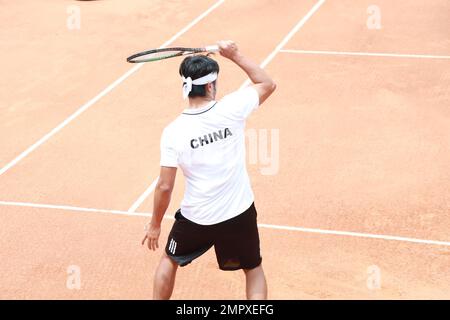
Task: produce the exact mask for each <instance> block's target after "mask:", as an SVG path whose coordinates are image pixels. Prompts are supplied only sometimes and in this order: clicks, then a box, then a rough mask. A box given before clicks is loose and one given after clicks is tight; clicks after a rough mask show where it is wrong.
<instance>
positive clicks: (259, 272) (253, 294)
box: [244, 265, 267, 300]
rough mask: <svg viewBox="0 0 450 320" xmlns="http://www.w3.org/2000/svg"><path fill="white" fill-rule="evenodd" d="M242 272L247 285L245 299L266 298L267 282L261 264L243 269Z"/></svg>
mask: <svg viewBox="0 0 450 320" xmlns="http://www.w3.org/2000/svg"><path fill="white" fill-rule="evenodd" d="M244 273H245V279H246V286H247V290H246V291H247V299H248V300H266V299H267V283H266V277H265V276H264V270H263V268H262V265H259V266H258V267H256V268H254V269H244Z"/></svg>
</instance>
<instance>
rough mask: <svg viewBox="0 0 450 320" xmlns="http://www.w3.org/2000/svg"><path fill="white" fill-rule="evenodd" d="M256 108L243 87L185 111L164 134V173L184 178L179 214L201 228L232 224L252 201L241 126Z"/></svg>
mask: <svg viewBox="0 0 450 320" xmlns="http://www.w3.org/2000/svg"><path fill="white" fill-rule="evenodd" d="M258 105H259V95H258V92H257V91H256V90H255V89H254V88H252V87H247V88H244V89H241V90H238V91H235V92H233V93H231V94H229V95H227V96H225V97H224V98H223V99H221V100H220V101H217V102H216V101H212V102H211V103H209V104H208V105H206V106H204V107H202V108H197V109H185V110H184V111H183V113H182V114H181V115H179V116H178V117H177V118H176V119H175V120H174V121H173V122H172V123H171V124H169V125H168V126H167V127H166V128H165V129H164V131H163V134H162V137H161V161H160V165H161V166H163V167H180V169H181V170H182V171H183V174H184V176H185V181H186V185H185V193H184V199H183V201H182V203H181V213H182V214H183V216H185V217H186V218H187V219H189V220H191V221H193V222H195V223H198V224H202V225H211V224H216V223H219V222H222V221H225V220H228V219H231V218H234V217H236V216H238V215H239V214H241V213H242V212H244V211H245V210H247V209H248V208H249V207H250V205H251V204H252V203H253V201H254V196H253V191H252V189H251V186H250V179H249V177H248V173H247V169H246V164H245V132H244V129H245V120H246V119H247V117H248V116H249V115H250V113H251V112H252V111H253V110H255V109H256V108H257V107H258Z"/></svg>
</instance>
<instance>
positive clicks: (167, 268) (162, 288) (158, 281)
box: [153, 253, 178, 300]
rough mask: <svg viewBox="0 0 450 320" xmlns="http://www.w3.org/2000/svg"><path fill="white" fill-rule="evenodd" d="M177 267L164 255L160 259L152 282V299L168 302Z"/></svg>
mask: <svg viewBox="0 0 450 320" xmlns="http://www.w3.org/2000/svg"><path fill="white" fill-rule="evenodd" d="M177 269H178V265H177V264H176V263H175V262H174V261H173V260H172V259H170V258H169V257H168V256H167V254H166V253H164V254H163V256H162V257H161V261H160V263H159V266H158V269H156V273H155V279H154V282H153V299H154V300H168V299H170V296H171V295H172V291H173V287H174V285H175V275H176V273H177Z"/></svg>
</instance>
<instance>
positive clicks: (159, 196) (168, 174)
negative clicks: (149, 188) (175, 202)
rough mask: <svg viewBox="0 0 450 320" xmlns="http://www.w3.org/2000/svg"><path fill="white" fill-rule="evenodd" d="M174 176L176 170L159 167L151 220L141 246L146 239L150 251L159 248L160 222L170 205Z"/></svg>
mask: <svg viewBox="0 0 450 320" xmlns="http://www.w3.org/2000/svg"><path fill="white" fill-rule="evenodd" d="M176 174H177V168H174V167H161V172H160V174H159V179H158V182H157V184H156V187H155V196H154V200H153V216H152V220H151V222H150V223H149V225H148V229H147V234H146V235H145V237H144V239H143V240H142V244H144V243H145V240H146V239H147V240H148V243H147V245H148V248H149V249H150V250H156V249H157V248H158V247H159V245H158V239H159V235H160V234H161V221H162V219H163V217H164V214H165V213H166V210H167V208H168V207H169V204H170V198H171V196H172V191H173V187H174V186H175V177H176Z"/></svg>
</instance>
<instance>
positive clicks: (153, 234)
mask: <svg viewBox="0 0 450 320" xmlns="http://www.w3.org/2000/svg"><path fill="white" fill-rule="evenodd" d="M145 231H146V234H145V237H144V239H142V245H144V244H145V240H148V242H147V246H148V248H149V249H150V250H153V251H155V250H156V249H157V248H159V245H158V240H159V235H160V234H161V226H159V227H158V226H154V225H153V224H151V223H149V224H148V225H146V226H145Z"/></svg>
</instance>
